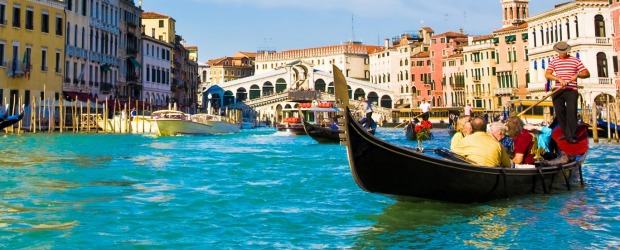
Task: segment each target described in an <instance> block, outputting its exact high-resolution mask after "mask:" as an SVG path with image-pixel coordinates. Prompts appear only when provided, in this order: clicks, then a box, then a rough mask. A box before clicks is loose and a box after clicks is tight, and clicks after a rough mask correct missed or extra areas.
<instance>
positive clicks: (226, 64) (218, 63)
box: [204, 52, 257, 85]
mask: <svg viewBox="0 0 620 250" xmlns="http://www.w3.org/2000/svg"><path fill="white" fill-rule="evenodd" d="M256 55H257V53H251V52H237V53H235V54H234V55H233V56H230V57H228V56H226V57H220V58H216V59H212V60H209V61H207V63H206V64H207V66H208V68H209V72H208V76H209V77H208V78H206V77H207V75H204V77H205V78H204V79H205V81H206V82H209V83H210V85H217V84H222V83H225V82H229V81H234V80H237V79H240V78H244V77H248V76H253V75H254V61H255V60H256Z"/></svg>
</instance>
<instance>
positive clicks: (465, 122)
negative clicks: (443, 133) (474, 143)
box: [450, 115, 472, 150]
mask: <svg viewBox="0 0 620 250" xmlns="http://www.w3.org/2000/svg"><path fill="white" fill-rule="evenodd" d="M471 133H472V127H471V116H468V115H464V116H461V117H459V118H458V120H457V121H456V133H454V136H452V140H451V141H450V149H451V150H453V149H454V147H455V146H456V145H458V144H459V143H460V142H461V140H463V138H465V136H467V135H470V134H471Z"/></svg>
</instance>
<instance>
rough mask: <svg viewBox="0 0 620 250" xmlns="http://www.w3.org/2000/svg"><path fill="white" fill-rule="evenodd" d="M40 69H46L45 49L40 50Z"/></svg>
mask: <svg viewBox="0 0 620 250" xmlns="http://www.w3.org/2000/svg"><path fill="white" fill-rule="evenodd" d="M41 71H47V49H42V50H41Z"/></svg>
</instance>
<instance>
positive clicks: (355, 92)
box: [202, 60, 394, 121]
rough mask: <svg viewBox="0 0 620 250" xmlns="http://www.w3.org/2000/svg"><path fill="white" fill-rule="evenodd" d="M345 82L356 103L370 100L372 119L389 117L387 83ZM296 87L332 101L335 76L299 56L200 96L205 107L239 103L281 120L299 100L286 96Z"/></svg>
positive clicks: (228, 105)
mask: <svg viewBox="0 0 620 250" xmlns="http://www.w3.org/2000/svg"><path fill="white" fill-rule="evenodd" d="M347 85H348V88H349V98H351V99H352V101H351V104H353V105H355V106H357V104H359V101H358V100H359V99H360V98H361V97H365V98H366V99H368V100H370V101H371V102H372V103H373V109H374V114H373V119H375V120H377V121H380V120H379V119H381V120H383V119H387V120H391V119H390V117H391V114H390V112H391V107H392V105H393V100H394V94H393V92H392V91H391V90H390V89H389V88H388V87H387V86H383V85H376V84H373V83H370V82H367V81H361V80H357V79H352V78H347ZM299 91H307V92H308V93H310V94H311V95H313V96H314V97H315V99H316V101H334V99H335V97H334V76H333V74H332V72H324V71H320V70H315V69H313V67H312V65H311V64H310V63H307V62H304V61H301V60H300V61H295V62H292V63H289V64H286V65H283V66H281V67H279V68H277V69H275V70H274V71H271V72H268V73H264V74H261V75H254V76H250V77H245V78H241V79H238V80H234V81H230V82H225V83H223V84H221V85H214V86H211V87H210V88H209V89H207V90H205V91H203V95H202V96H203V103H205V104H207V105H204V106H205V107H212V108H217V107H224V106H226V107H231V106H232V105H235V104H240V103H242V104H241V105H244V106H245V105H247V106H249V107H251V108H252V109H254V110H255V111H257V112H258V114H259V119H261V120H264V119H265V118H269V119H270V120H271V121H274V120H275V121H280V119H281V115H282V113H281V111H282V109H283V108H294V107H295V105H297V104H298V103H297V102H293V100H291V99H290V98H289V93H291V92H296V93H299Z"/></svg>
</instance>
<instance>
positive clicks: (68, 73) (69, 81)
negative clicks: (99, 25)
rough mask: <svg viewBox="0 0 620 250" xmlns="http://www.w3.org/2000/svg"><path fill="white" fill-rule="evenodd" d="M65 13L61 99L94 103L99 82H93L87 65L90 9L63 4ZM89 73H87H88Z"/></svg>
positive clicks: (73, 3) (77, 3)
mask: <svg viewBox="0 0 620 250" xmlns="http://www.w3.org/2000/svg"><path fill="white" fill-rule="evenodd" d="M65 4H66V6H65V8H66V10H65V13H66V22H67V25H66V27H67V28H66V33H65V37H66V42H65V49H66V57H65V67H64V69H65V74H64V76H65V77H64V81H63V84H62V88H63V92H64V96H65V97H66V98H68V99H72V100H75V99H78V100H81V101H86V100H87V99H91V100H94V96H95V95H97V94H99V87H100V85H99V81H97V85H95V81H93V69H92V65H91V63H90V61H89V56H88V55H89V51H90V50H91V46H90V42H91V41H92V40H91V39H90V38H91V36H90V32H91V27H90V20H91V14H92V13H91V12H90V10H91V9H90V6H88V3H87V2H82V1H65ZM89 69H90V70H89Z"/></svg>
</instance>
